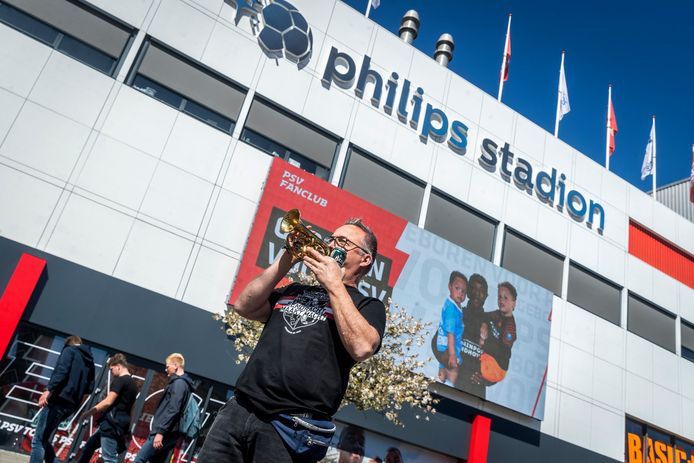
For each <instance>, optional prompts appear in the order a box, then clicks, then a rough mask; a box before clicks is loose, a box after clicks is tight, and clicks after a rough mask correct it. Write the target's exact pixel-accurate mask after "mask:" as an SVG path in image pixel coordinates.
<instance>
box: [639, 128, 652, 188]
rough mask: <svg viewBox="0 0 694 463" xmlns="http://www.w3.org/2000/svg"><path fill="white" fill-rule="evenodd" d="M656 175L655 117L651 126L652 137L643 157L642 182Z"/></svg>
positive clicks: (649, 138)
mask: <svg viewBox="0 0 694 463" xmlns="http://www.w3.org/2000/svg"><path fill="white" fill-rule="evenodd" d="M654 173H655V117H654V118H653V125H652V126H651V135H650V137H648V145H646V154H645V155H644V156H643V164H642V165H641V180H645V179H646V177H648V176H649V175H653V174H654Z"/></svg>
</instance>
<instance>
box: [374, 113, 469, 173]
mask: <svg viewBox="0 0 694 463" xmlns="http://www.w3.org/2000/svg"><path fill="white" fill-rule="evenodd" d="M436 144H437V143H436V142H435V141H433V140H429V141H428V142H427V144H424V143H422V142H421V141H420V139H419V137H418V136H417V134H415V133H413V132H412V130H410V128H409V127H405V126H404V125H402V126H400V127H398V128H397V132H396V134H395V140H394V142H393V150H392V152H391V153H390V155H389V156H388V157H387V158H386V159H387V160H388V162H390V163H391V164H393V165H394V166H398V168H399V169H402V170H404V171H405V172H408V173H410V174H412V175H414V176H415V177H417V178H419V179H420V180H423V181H425V182H426V181H427V179H428V178H429V172H430V170H431V163H432V162H433V160H434V145H436ZM451 174H455V173H454V172H451Z"/></svg>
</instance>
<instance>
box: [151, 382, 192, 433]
mask: <svg viewBox="0 0 694 463" xmlns="http://www.w3.org/2000/svg"><path fill="white" fill-rule="evenodd" d="M194 388H195V387H194V385H193V380H192V379H191V378H190V376H188V375H187V374H185V373H183V375H181V376H178V375H172V376H171V378H169V382H168V383H167V384H166V388H165V389H164V395H163V397H162V398H161V401H160V402H159V405H158V406H157V411H156V412H154V418H153V419H152V432H153V433H155V434H165V433H171V432H178V422H179V421H180V419H181V415H182V413H183V409H184V408H185V406H186V404H187V403H188V398H189V397H190V394H191V392H192V391H193V389H194Z"/></svg>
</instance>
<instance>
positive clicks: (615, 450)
mask: <svg viewBox="0 0 694 463" xmlns="http://www.w3.org/2000/svg"><path fill="white" fill-rule="evenodd" d="M591 408H592V410H591V426H590V449H591V450H593V451H594V452H598V453H601V454H603V455H606V456H608V457H610V458H614V459H615V460H620V461H621V459H622V458H624V426H625V425H624V415H623V414H621V413H614V412H611V411H609V410H605V409H604V408H602V407H599V406H595V405H594V406H593V407H591Z"/></svg>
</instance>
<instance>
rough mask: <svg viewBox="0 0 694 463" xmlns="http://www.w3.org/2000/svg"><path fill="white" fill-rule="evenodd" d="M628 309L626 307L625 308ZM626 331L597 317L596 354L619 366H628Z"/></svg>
mask: <svg viewBox="0 0 694 463" xmlns="http://www.w3.org/2000/svg"><path fill="white" fill-rule="evenodd" d="M625 310H626V309H625ZM625 338H626V331H625V330H624V329H622V328H620V327H619V326H617V325H614V324H612V323H610V322H608V321H607V320H603V319H602V318H599V317H595V356H596V357H599V358H601V359H603V360H606V361H608V362H610V363H612V364H614V365H616V366H618V367H619V368H625V367H626V357H625V356H626V353H625V343H626V340H625Z"/></svg>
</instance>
